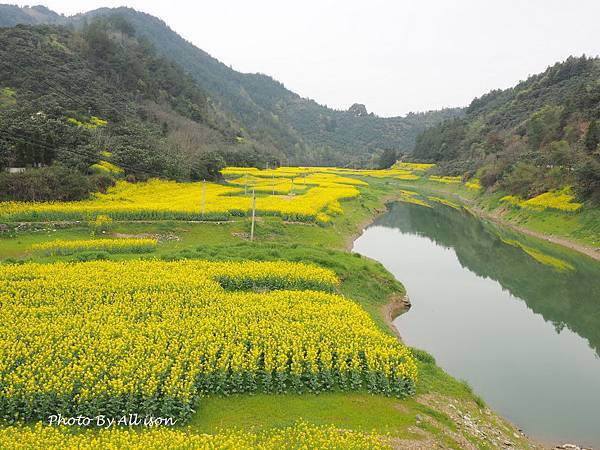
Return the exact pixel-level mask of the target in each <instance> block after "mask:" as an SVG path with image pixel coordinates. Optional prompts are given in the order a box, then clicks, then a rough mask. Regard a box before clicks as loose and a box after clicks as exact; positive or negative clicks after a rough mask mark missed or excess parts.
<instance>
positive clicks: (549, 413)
mask: <svg viewBox="0 0 600 450" xmlns="http://www.w3.org/2000/svg"><path fill="white" fill-rule="evenodd" d="M389 206H390V209H389V211H388V212H387V213H386V214H385V215H383V216H381V217H380V218H379V219H378V220H376V221H375V223H373V225H371V226H370V227H368V228H367V229H366V230H365V231H364V232H363V234H362V235H361V236H360V237H359V238H358V239H357V240H356V241H355V243H354V249H353V250H354V251H355V252H358V253H360V254H363V255H365V256H368V257H370V258H373V259H375V260H377V261H379V262H381V263H382V264H383V265H384V266H385V267H386V268H387V269H388V270H389V271H390V272H392V273H393V274H394V275H395V276H396V278H397V279H398V280H400V281H401V282H402V283H403V284H404V285H405V287H406V289H407V292H408V295H409V297H410V299H411V302H412V305H413V306H412V308H411V309H410V310H409V311H408V312H407V313H405V314H403V315H401V316H400V317H398V318H397V319H396V320H395V322H394V323H395V325H396V327H397V328H398V329H399V330H400V333H401V335H402V338H403V340H404V341H405V342H406V343H407V344H408V345H411V346H414V347H418V348H422V349H425V350H427V351H428V352H430V353H431V354H433V355H434V356H435V358H436V360H437V361H438V364H439V365H441V366H442V367H443V368H444V369H445V370H447V371H448V372H449V373H450V374H452V375H453V376H455V377H456V378H459V379H464V380H466V381H468V383H469V384H470V385H471V386H472V387H473V389H474V390H475V391H476V392H477V393H478V394H480V395H481V396H482V397H483V398H484V399H485V400H486V402H487V403H488V404H489V405H490V406H491V407H492V408H493V409H495V410H496V411H498V412H499V413H501V414H502V415H504V416H505V417H507V418H508V419H509V420H511V421H512V422H513V423H515V424H516V425H518V426H519V427H520V428H522V429H523V430H524V431H525V432H526V433H528V434H529V435H531V436H533V437H534V438H537V439H538V440H541V441H544V442H547V443H557V442H567V441H574V442H577V443H580V444H583V445H589V446H593V447H595V448H600V263H599V262H597V261H594V260H592V259H590V258H588V257H586V256H582V255H579V254H577V253H575V252H571V251H569V250H565V249H562V248H560V247H557V246H554V245H550V244H547V243H543V242H541V241H538V240H536V239H533V238H529V237H526V236H524V235H519V234H516V233H515V232H513V231H509V230H506V229H503V228H500V227H498V226H496V225H494V224H490V223H487V222H485V221H482V220H480V219H478V218H476V217H474V216H472V215H470V214H469V213H468V212H466V211H463V210H457V209H454V208H450V207H448V206H443V205H439V206H436V207H434V208H426V207H422V206H418V205H412V204H406V203H393V204H391V205H389Z"/></svg>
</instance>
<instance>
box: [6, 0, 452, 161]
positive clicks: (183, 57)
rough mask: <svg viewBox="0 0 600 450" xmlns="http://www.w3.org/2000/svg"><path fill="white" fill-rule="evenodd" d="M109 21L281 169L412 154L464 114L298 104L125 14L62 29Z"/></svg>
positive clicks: (271, 85) (115, 12) (262, 78)
mask: <svg viewBox="0 0 600 450" xmlns="http://www.w3.org/2000/svg"><path fill="white" fill-rule="evenodd" d="M4 8H5V7H4V6H0V17H3V16H4V15H8V14H10V15H11V17H13V18H12V22H10V23H9V24H10V25H14V24H15V23H37V22H32V21H31V14H30V10H25V11H24V12H23V13H22V14H21V16H22V18H21V19H19V18H18V17H17V18H15V17H14V16H15V13H14V11H13V10H12V9H11V10H10V11H6V12H5V9H4ZM114 16H120V17H122V18H124V19H125V20H126V21H127V22H129V23H130V24H131V25H133V28H134V29H135V32H136V35H137V36H140V37H143V38H145V39H147V40H148V42H150V43H151V44H152V45H153V46H154V47H155V49H156V50H157V52H158V53H159V54H162V55H163V56H165V57H167V58H169V59H171V60H172V61H174V62H175V63H177V64H178V65H180V66H181V67H182V68H183V69H184V70H185V71H186V72H188V73H189V74H190V76H191V77H193V78H194V79H195V80H196V81H197V83H198V85H199V86H200V87H201V88H202V89H203V90H204V91H205V92H206V93H207V94H208V96H209V97H210V99H211V101H212V102H213V104H214V105H215V107H217V108H218V109H221V110H223V111H224V112H225V113H226V114H228V115H229V116H230V117H232V118H233V120H235V121H237V122H238V123H239V124H240V126H241V127H242V128H243V130H244V131H245V132H246V133H247V134H248V135H249V136H251V137H252V138H253V139H254V140H255V141H257V142H260V143H261V145H262V146H264V147H267V148H271V149H273V151H274V153H277V154H280V155H282V158H281V162H282V163H284V164H319V165H320V164H354V165H368V164H372V163H373V161H374V160H375V159H376V158H377V156H378V155H379V154H380V153H382V152H383V150H385V149H392V150H395V151H397V152H410V151H412V148H413V146H414V141H415V138H416V136H417V135H418V134H419V133H421V132H422V131H423V130H425V129H426V127H428V126H431V125H434V124H437V123H439V122H441V121H442V120H444V119H447V118H451V117H455V116H459V115H461V113H462V110H461V109H459V108H455V109H447V110H443V111H433V112H427V113H419V114H409V115H408V116H406V117H394V118H381V117H377V116H375V115H373V114H368V113H366V111H365V113H362V111H360V110H356V109H352V108H351V109H350V110H348V111H336V110H332V109H329V108H327V107H324V106H321V105H319V104H318V103H316V102H314V101H312V100H309V99H305V98H301V97H300V96H299V95H297V94H296V93H294V92H292V91H290V90H288V89H286V88H285V86H283V85H282V84H281V83H279V82H277V81H276V80H273V79H272V78H271V77H269V76H267V75H263V74H244V73H240V72H236V71H235V70H232V69H231V68H229V67H228V66H226V65H225V64H223V63H221V62H220V61H218V60H217V59H215V58H213V57H212V56H210V55H209V54H207V53H206V52H204V51H202V50H201V49H199V48H197V47H195V46H194V45H192V44H191V43H189V42H187V41H185V40H184V39H183V38H181V37H180V36H179V35H178V34H177V33H175V32H174V31H173V30H171V29H170V28H169V27H168V26H167V25H166V24H165V23H164V22H163V21H162V20H160V19H158V18H156V17H153V16H151V15H148V14H145V13H141V12H137V11H135V10H133V9H130V8H115V9H112V8H100V9H98V10H95V11H91V12H88V13H86V14H82V15H77V16H73V17H70V18H67V19H65V21H66V22H65V23H69V24H73V25H75V26H76V27H82V26H83V25H84V24H85V23H89V22H90V21H92V20H94V18H98V17H104V18H107V17H108V18H110V17H114ZM47 17H48V21H56V20H57V19H56V17H54V16H52V15H51V14H47ZM58 17H59V18H60V17H61V16H58ZM0 20H2V19H0ZM19 20H21V21H22V22H19ZM5 22H6V20H5ZM0 23H2V22H0Z"/></svg>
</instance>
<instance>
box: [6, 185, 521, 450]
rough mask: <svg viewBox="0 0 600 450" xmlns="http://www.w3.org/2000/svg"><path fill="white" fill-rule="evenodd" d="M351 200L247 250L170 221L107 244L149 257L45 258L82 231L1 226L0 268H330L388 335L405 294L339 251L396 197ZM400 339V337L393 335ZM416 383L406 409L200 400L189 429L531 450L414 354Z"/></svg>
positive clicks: (260, 226) (220, 232) (371, 191)
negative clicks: (324, 219) (327, 216)
mask: <svg viewBox="0 0 600 450" xmlns="http://www.w3.org/2000/svg"><path fill="white" fill-rule="evenodd" d="M360 190H361V195H360V197H358V198H356V199H352V200H347V201H344V202H343V208H344V214H342V215H338V216H336V217H335V218H334V219H333V220H332V222H331V224H330V225H328V226H319V225H316V224H312V223H296V222H294V223H291V222H285V221H284V220H282V219H281V218H277V217H270V218H267V217H261V218H259V220H258V222H257V225H256V240H255V242H249V240H248V233H249V229H250V222H249V220H248V219H247V218H243V217H241V218H236V219H233V220H231V221H229V222H225V223H214V222H213V223H190V222H174V221H154V222H115V223H114V224H113V226H112V227H111V228H110V230H108V231H106V233H105V235H106V236H111V237H151V238H156V239H158V241H159V244H158V246H157V248H156V250H154V251H153V252H151V253H148V254H144V255H140V254H136V253H119V254H108V253H106V252H102V251H92V252H85V251H84V252H78V253H75V254H73V255H58V256H53V255H46V254H39V253H36V252H34V251H32V250H31V247H32V245H33V244H39V243H42V242H46V241H49V240H56V239H67V240H71V239H85V238H86V237H88V238H89V236H90V228H89V226H88V225H86V224H82V223H71V224H52V223H46V224H30V225H29V226H28V227H25V228H23V229H21V227H15V224H7V225H8V226H7V228H8V231H5V232H3V233H2V234H1V235H0V236H1V237H0V259H3V260H7V259H8V260H9V261H17V260H31V261H39V262H52V261H56V260H63V261H80V260H90V259H110V260H122V259H133V258H140V257H143V258H161V259H165V260H174V259H181V258H187V259H206V260H226V261H230V260H235V261H237V260H259V261H278V260H286V261H294V262H306V263H311V264H316V265H319V266H322V267H326V268H329V269H331V270H333V271H334V272H335V274H336V275H337V276H338V277H339V279H340V280H341V284H340V286H339V291H340V292H341V293H342V294H343V295H345V296H347V297H349V298H351V299H353V300H355V301H356V302H358V303H359V304H360V305H361V306H362V307H363V308H364V309H365V310H366V311H367V312H368V313H369V315H370V316H371V317H372V319H373V320H374V321H375V323H376V324H377V326H378V327H379V328H380V329H381V330H382V331H384V332H385V333H387V334H393V330H391V329H390V328H389V326H388V324H387V323H386V320H385V317H384V309H385V307H386V305H387V303H388V301H389V299H391V298H397V297H398V296H401V295H403V294H404V288H403V286H402V285H401V284H400V283H399V282H398V281H396V280H395V279H394V278H393V276H392V275H391V274H390V273H389V272H387V271H386V270H385V269H384V268H383V266H382V265H381V264H379V263H377V262H374V261H371V260H369V259H367V258H364V257H360V256H359V255H356V254H351V253H349V252H348V251H347V247H348V242H349V240H350V239H351V238H352V236H355V235H356V234H357V233H358V232H360V229H361V228H362V227H363V226H364V225H365V224H366V223H368V222H369V221H370V220H372V218H373V217H374V216H375V215H377V214H378V213H379V212H381V211H383V210H384V200H385V199H389V198H393V197H394V196H395V195H396V191H397V187H396V185H395V183H390V182H388V181H385V180H373V179H369V187H368V188H365V187H361V189H360ZM400 332H401V330H400ZM414 354H415V356H416V358H417V364H418V370H419V380H418V384H417V392H416V395H414V396H413V397H410V398H408V399H405V400H400V399H396V398H392V397H385V396H380V395H372V394H369V393H367V392H352V393H344V392H330V393H322V394H319V395H315V394H279V395H269V394H257V395H234V396H228V397H222V396H211V397H208V398H203V399H202V401H201V402H200V404H199V405H198V406H197V408H196V410H197V412H196V413H195V414H194V415H193V417H192V419H191V421H190V425H191V426H192V428H193V429H194V430H197V431H199V432H206V433H216V432H218V431H219V430H222V429H232V428H238V429H239V428H242V429H248V428H253V429H257V430H258V429H261V430H264V429H270V428H273V427H284V426H289V425H293V424H294V423H295V422H297V421H298V420H300V419H302V420H303V421H306V422H308V423H311V424H315V425H334V426H335V427H337V428H340V429H353V430H360V431H368V432H375V433H376V434H377V435H389V436H390V437H391V439H392V442H393V445H395V446H398V447H403V448H404V447H409V448H430V447H431V446H434V445H438V446H441V447H442V448H444V447H446V448H450V447H451V448H486V447H488V448H494V447H496V446H499V445H504V444H503V443H504V442H511V443H513V445H514V446H516V447H518V448H526V447H528V446H529V445H530V444H529V442H528V440H527V439H526V438H525V437H524V436H522V435H521V434H520V433H519V432H518V431H517V430H516V429H515V428H514V427H513V426H512V425H510V424H508V423H507V422H506V421H505V420H503V419H501V418H500V417H498V416H496V415H495V414H494V413H493V412H491V411H489V409H487V408H486V407H485V405H484V404H483V402H482V401H481V400H480V399H479V398H478V397H477V396H476V395H475V394H474V393H473V392H472V391H471V389H470V388H469V387H468V386H467V385H466V384H464V383H462V382H460V381H457V380H455V379H453V378H452V377H450V376H449V375H447V374H446V373H445V372H443V370H441V369H440V368H439V367H438V366H437V365H436V364H435V361H434V360H433V358H432V357H431V356H429V355H428V354H426V353H425V352H422V351H418V350H415V351H414Z"/></svg>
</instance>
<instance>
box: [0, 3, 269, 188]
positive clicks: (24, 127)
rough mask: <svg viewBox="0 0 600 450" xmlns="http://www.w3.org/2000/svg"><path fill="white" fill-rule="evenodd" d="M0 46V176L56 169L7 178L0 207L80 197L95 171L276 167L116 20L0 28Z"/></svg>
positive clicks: (187, 176) (121, 173) (131, 173)
mask: <svg viewBox="0 0 600 450" xmlns="http://www.w3.org/2000/svg"><path fill="white" fill-rule="evenodd" d="M0 40H1V41H2V43H3V45H2V46H1V47H0V171H2V172H4V170H3V169H5V168H8V167H26V168H28V169H29V171H30V172H35V171H37V170H39V169H36V168H39V167H48V166H60V168H59V169H57V170H56V171H53V170H48V169H46V170H45V171H40V172H39V174H38V173H36V174H34V173H32V174H6V173H3V175H2V176H1V178H0V187H2V188H3V189H2V196H3V198H4V199H6V198H7V197H9V198H13V199H34V198H35V199H75V198H83V197H85V196H87V195H89V192H93V191H94V190H97V189H98V188H101V187H102V186H104V185H105V184H106V183H104V182H102V183H99V184H98V183H97V178H98V177H93V175H94V174H96V173H98V172H99V173H100V174H102V175H103V176H105V177H106V176H108V177H113V178H115V177H127V178H128V179H130V180H132V181H133V180H138V179H145V178H148V177H154V176H158V177H167V178H171V179H177V180H199V179H216V178H218V177H219V176H220V174H219V170H220V169H221V168H222V167H224V166H225V165H226V164H233V163H238V162H243V163H244V164H245V165H257V166H261V167H264V166H265V165H266V164H267V162H269V163H270V165H271V166H274V165H276V164H278V162H279V155H278V153H277V152H276V151H275V150H274V149H273V148H267V147H265V146H262V145H261V144H259V143H257V142H256V141H254V140H253V139H252V138H250V137H249V136H247V135H246V134H245V133H244V132H243V131H242V130H241V127H240V126H239V124H237V123H236V122H235V121H234V120H231V119H230V118H229V117H228V116H227V114H225V113H224V112H223V111H221V110H219V108H218V107H217V106H215V105H214V104H213V103H212V102H211V100H210V98H209V97H208V95H207V94H206V93H205V92H204V91H202V90H201V89H200V88H199V87H198V85H197V83H196V81H195V80H193V79H192V78H191V77H190V76H189V75H187V74H186V73H185V72H184V71H183V70H182V69H180V68H179V67H178V66H177V65H175V63H173V62H172V61H170V60H168V59H166V58H164V57H162V56H160V55H158V54H157V53H156V52H155V50H154V49H153V47H152V46H151V45H150V44H149V43H148V41H147V40H145V39H143V38H138V37H136V33H135V30H134V28H133V27H132V26H131V24H129V23H128V22H127V21H126V20H124V19H123V18H122V17H121V16H119V15H111V16H109V17H104V18H98V19H96V20H93V21H91V22H90V23H88V24H86V25H85V26H82V27H81V28H79V29H77V30H75V29H74V28H65V27H55V26H37V27H32V26H21V25H19V26H17V27H14V28H2V29H0ZM102 162H104V163H105V164H98V163H102ZM106 167H108V168H109V169H108V170H106ZM110 167H115V168H118V169H122V170H114V171H113V170H110ZM65 171H66V172H65ZM58 172H60V173H61V174H62V176H65V177H66V178H65V179H69V180H71V181H73V180H78V181H77V182H75V181H73V183H71V184H69V186H71V187H72V190H71V193H69V194H65V192H64V191H63V190H61V189H59V188H58V187H57V185H56V184H55V183H54V182H53V180H54V174H55V173H58ZM67 173H68V175H67ZM78 175H82V176H87V177H92V178H90V179H89V180H84V179H82V178H81V177H79V176H78ZM75 185H76V186H77V187H75ZM18 186H21V188H22V190H21V191H19V189H21V188H17V187H18ZM27 192H29V193H31V195H28V194H25V193H27ZM52 192H54V194H52Z"/></svg>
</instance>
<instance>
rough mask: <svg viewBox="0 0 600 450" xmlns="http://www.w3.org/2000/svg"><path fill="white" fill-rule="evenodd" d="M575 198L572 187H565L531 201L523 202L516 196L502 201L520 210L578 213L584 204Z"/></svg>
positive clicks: (507, 197) (506, 197) (504, 198)
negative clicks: (550, 210) (552, 210)
mask: <svg viewBox="0 0 600 450" xmlns="http://www.w3.org/2000/svg"><path fill="white" fill-rule="evenodd" d="M574 200H575V197H574V196H573V193H572V191H571V188H570V187H565V188H563V189H560V190H557V191H550V192H545V193H543V194H540V195H538V196H536V197H533V198H530V199H529V200H523V199H521V198H520V197H517V196H514V195H507V196H505V197H502V198H501V199H500V201H503V202H506V203H509V204H511V205H513V206H518V207H520V208H526V209H531V210H533V211H544V210H546V209H554V210H558V211H566V212H576V211H579V210H580V209H581V208H582V207H583V204H582V203H577V202H575V201H574Z"/></svg>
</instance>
